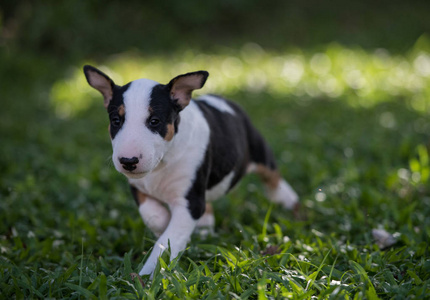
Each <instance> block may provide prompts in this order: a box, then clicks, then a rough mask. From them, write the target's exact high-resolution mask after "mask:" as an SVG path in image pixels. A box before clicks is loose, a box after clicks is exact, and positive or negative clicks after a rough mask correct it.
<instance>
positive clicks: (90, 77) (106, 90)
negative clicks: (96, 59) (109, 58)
mask: <svg viewBox="0 0 430 300" xmlns="http://www.w3.org/2000/svg"><path fill="white" fill-rule="evenodd" d="M84 73H85V77H86V78H87V81H88V83H89V85H91V86H92V87H93V88H95V89H96V90H98V91H99V92H100V93H101V94H102V95H103V98H104V106H105V107H106V109H107V107H108V105H109V102H110V101H111V100H112V97H113V88H114V86H115V83H114V82H113V81H112V79H110V78H109V77H108V76H107V75H106V74H104V73H103V72H102V71H100V70H99V69H96V68H94V67H92V66H89V65H86V66H84Z"/></svg>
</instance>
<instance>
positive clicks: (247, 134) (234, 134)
mask: <svg viewBox="0 0 430 300" xmlns="http://www.w3.org/2000/svg"><path fill="white" fill-rule="evenodd" d="M226 101H227V100H226ZM196 103H197V105H198V106H199V108H200V110H201V111H202V112H203V115H204V117H205V118H206V120H207V122H208V124H209V128H210V140H209V145H208V148H207V150H206V155H205V160H204V161H203V163H202V165H201V166H200V167H199V169H198V170H197V172H196V179H195V181H194V183H193V185H192V186H191V188H190V190H189V191H188V194H187V196H186V198H187V199H188V201H189V209H190V212H191V215H192V216H193V218H194V219H198V218H200V217H201V216H202V215H203V213H204V210H205V192H206V191H207V190H210V189H211V188H213V187H214V186H216V185H217V184H218V183H220V182H221V181H222V180H223V179H224V178H225V177H226V176H227V175H228V174H229V173H231V171H234V174H235V175H234V177H233V179H232V181H231V184H230V187H229V189H231V188H233V187H234V186H235V184H236V183H237V182H238V181H239V180H240V179H241V178H242V177H243V175H245V173H246V169H247V167H248V165H249V163H250V162H253V163H259V164H262V165H265V166H267V167H268V168H269V169H272V170H275V169H276V164H275V159H274V157H273V154H272V152H271V151H270V149H269V147H268V146H267V144H266V142H265V141H264V140H263V138H262V136H261V135H260V133H259V132H258V131H257V130H256V129H255V128H254V126H253V125H252V124H251V121H250V120H249V118H248V116H247V115H246V114H245V112H244V111H243V110H242V109H241V108H240V107H239V106H238V105H237V104H235V103H232V102H228V104H229V105H230V106H231V107H232V109H233V110H234V111H235V115H232V114H230V113H227V112H222V111H219V110H218V109H216V108H214V107H212V106H210V105H209V104H207V103H205V102H204V101H196Z"/></svg>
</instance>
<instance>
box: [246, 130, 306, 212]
mask: <svg viewBox="0 0 430 300" xmlns="http://www.w3.org/2000/svg"><path fill="white" fill-rule="evenodd" d="M247 127H248V128H247V129H248V139H249V149H250V159H251V163H250V164H249V166H248V172H255V173H257V174H258V175H259V176H260V178H261V180H262V181H263V183H264V185H265V187H266V193H267V197H268V198H269V199H270V200H271V201H273V202H274V203H279V204H281V205H282V206H284V207H285V208H287V209H297V208H298V201H299V197H298V196H297V194H296V192H295V191H294V190H293V189H292V188H291V186H290V185H289V184H288V183H287V182H286V181H285V180H284V179H283V178H282V177H281V175H280V174H279V171H278V169H277V167H276V162H275V158H274V156H273V153H272V151H271V150H270V148H269V146H268V145H267V143H266V141H265V140H264V139H263V137H262V136H261V135H260V133H259V132H258V131H257V130H256V129H255V128H254V127H253V126H252V125H251V124H250V122H248V126H247Z"/></svg>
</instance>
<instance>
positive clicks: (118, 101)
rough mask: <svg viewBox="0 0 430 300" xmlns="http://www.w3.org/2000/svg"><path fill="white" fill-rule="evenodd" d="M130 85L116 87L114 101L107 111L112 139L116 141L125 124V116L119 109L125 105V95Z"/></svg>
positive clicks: (110, 103)
mask: <svg viewBox="0 0 430 300" xmlns="http://www.w3.org/2000/svg"><path fill="white" fill-rule="evenodd" d="M129 86H130V83H128V84H126V85H124V86H117V85H116V86H115V87H114V89H113V96H112V100H111V101H110V102H109V105H108V108H107V111H108V114H109V122H110V126H109V128H110V129H109V131H110V137H111V139H114V138H115V136H116V134H117V133H118V131H119V130H120V129H121V128H122V125H123V124H124V120H125V115H121V114H120V113H119V112H120V111H119V108H120V107H121V105H124V93H125V92H126V91H127V89H128V88H129Z"/></svg>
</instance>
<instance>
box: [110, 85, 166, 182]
mask: <svg viewBox="0 0 430 300" xmlns="http://www.w3.org/2000/svg"><path fill="white" fill-rule="evenodd" d="M157 84H158V83H157V82H155V81H152V80H148V79H139V80H136V81H133V82H132V83H131V84H130V86H129V88H128V89H127V91H126V92H125V93H124V94H123V99H124V108H125V120H124V124H123V125H122V127H121V129H120V130H119V131H118V133H117V134H116V136H115V138H114V139H113V140H112V148H113V154H112V160H113V162H114V165H115V168H116V169H117V170H118V171H119V172H121V173H124V174H125V175H126V176H128V177H130V178H138V177H142V176H144V175H145V174H146V173H148V172H150V171H152V170H153V169H154V168H155V167H156V166H157V165H158V163H159V162H160V161H161V159H162V158H163V155H164V153H165V151H166V146H167V142H166V141H165V140H164V139H163V137H161V136H160V135H159V134H158V133H154V132H152V131H151V130H149V128H148V127H147V126H146V122H147V119H148V117H149V115H150V112H149V104H150V100H151V92H152V89H153V88H154V86H156V85H157ZM122 157H124V158H133V157H136V158H138V159H139V162H138V164H137V165H136V169H135V170H133V171H132V172H129V171H127V170H125V169H124V168H123V166H122V165H121V163H120V161H119V159H120V158H122Z"/></svg>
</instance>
